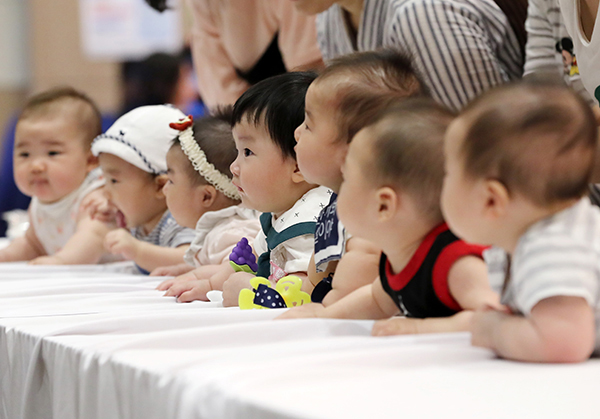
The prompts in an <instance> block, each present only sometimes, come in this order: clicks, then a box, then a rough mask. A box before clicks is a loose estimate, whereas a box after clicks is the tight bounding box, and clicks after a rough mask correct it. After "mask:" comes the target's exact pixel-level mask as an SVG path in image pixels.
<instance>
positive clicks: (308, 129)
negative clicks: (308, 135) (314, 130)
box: [304, 119, 310, 131]
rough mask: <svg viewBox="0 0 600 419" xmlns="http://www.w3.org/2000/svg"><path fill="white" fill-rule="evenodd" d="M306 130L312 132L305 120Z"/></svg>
mask: <svg viewBox="0 0 600 419" xmlns="http://www.w3.org/2000/svg"><path fill="white" fill-rule="evenodd" d="M304 129H305V130H307V131H310V128H309V127H308V123H307V122H306V119H305V120H304Z"/></svg>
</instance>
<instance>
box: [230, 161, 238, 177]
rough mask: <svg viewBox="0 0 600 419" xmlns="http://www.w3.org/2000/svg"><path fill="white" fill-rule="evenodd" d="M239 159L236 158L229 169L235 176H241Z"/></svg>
mask: <svg viewBox="0 0 600 419" xmlns="http://www.w3.org/2000/svg"><path fill="white" fill-rule="evenodd" d="M237 161H238V159H237V158H236V159H235V160H234V161H233V163H231V166H229V171H230V172H231V174H232V175H234V176H239V166H238V164H237Z"/></svg>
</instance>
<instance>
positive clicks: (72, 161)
mask: <svg viewBox="0 0 600 419" xmlns="http://www.w3.org/2000/svg"><path fill="white" fill-rule="evenodd" d="M84 137H85V131H84V130H82V129H81V128H80V127H79V125H78V124H77V122H76V121H74V120H73V118H69V117H68V116H64V115H56V116H53V117H51V118H50V117H48V118H27V119H24V120H22V121H20V122H19V123H18V124H17V130H16V134H15V148H14V156H13V158H14V162H13V166H14V176H15V183H16V184H17V186H18V188H19V189H20V190H21V192H23V193H24V194H25V195H29V196H35V197H36V198H38V199H39V200H40V202H42V203H46V204H49V203H52V202H56V201H58V200H60V199H62V198H64V197H65V196H67V195H68V194H70V193H71V192H73V191H75V190H76V189H77V188H78V187H79V186H80V185H81V184H82V183H83V181H84V180H85V177H86V176H87V174H88V173H89V171H90V170H92V169H93V168H94V167H95V166H96V163H95V162H96V160H95V159H94V157H93V156H92V153H91V151H90V150H89V146H88V147H86V144H87V142H86V141H85V138H84Z"/></svg>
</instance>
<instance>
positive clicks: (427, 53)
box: [383, 0, 523, 109]
mask: <svg viewBox="0 0 600 419" xmlns="http://www.w3.org/2000/svg"><path fill="white" fill-rule="evenodd" d="M387 19H388V20H387V23H386V29H385V32H384V41H383V42H384V46H389V47H394V48H397V49H398V50H400V51H403V52H405V53H408V54H409V55H410V56H411V57H412V58H413V62H414V64H415V67H416V68H417V69H418V70H420V72H421V76H422V77H423V79H424V81H425V83H426V84H427V85H428V87H429V88H430V90H431V93H432V95H433V97H434V98H435V99H437V100H438V101H440V102H442V103H444V104H445V105H446V106H448V107H450V108H453V109H460V108H461V107H463V106H464V105H466V104H467V103H468V102H469V101H470V100H472V99H473V98H475V97H477V96H478V95H480V94H481V93H482V92H484V91H485V90H487V89H489V88H490V87H492V86H495V85H498V84H501V83H504V82H506V81H509V80H515V79H518V78H520V77H521V75H522V71H523V70H522V69H523V57H522V50H521V45H520V43H519V39H518V37H517V35H516V33H515V31H514V30H513V28H512V26H511V24H510V22H509V20H508V19H507V17H506V15H505V14H504V12H502V10H501V9H500V8H499V7H498V5H497V4H496V3H495V2H494V1H492V0H392V1H391V3H390V9H389V11H388V17H387Z"/></svg>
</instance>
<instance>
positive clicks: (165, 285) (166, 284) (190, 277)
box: [156, 272, 198, 295]
mask: <svg viewBox="0 0 600 419" xmlns="http://www.w3.org/2000/svg"><path fill="white" fill-rule="evenodd" d="M197 279H198V278H196V276H195V275H194V274H193V273H192V272H188V273H185V274H183V275H180V276H178V277H176V278H171V279H167V280H166V281H163V282H161V283H160V284H158V286H157V287H156V289H157V290H159V291H167V290H168V289H170V288H171V287H172V286H173V285H175V284H179V283H183V282H187V281H195V280H197ZM165 295H166V294H165Z"/></svg>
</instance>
